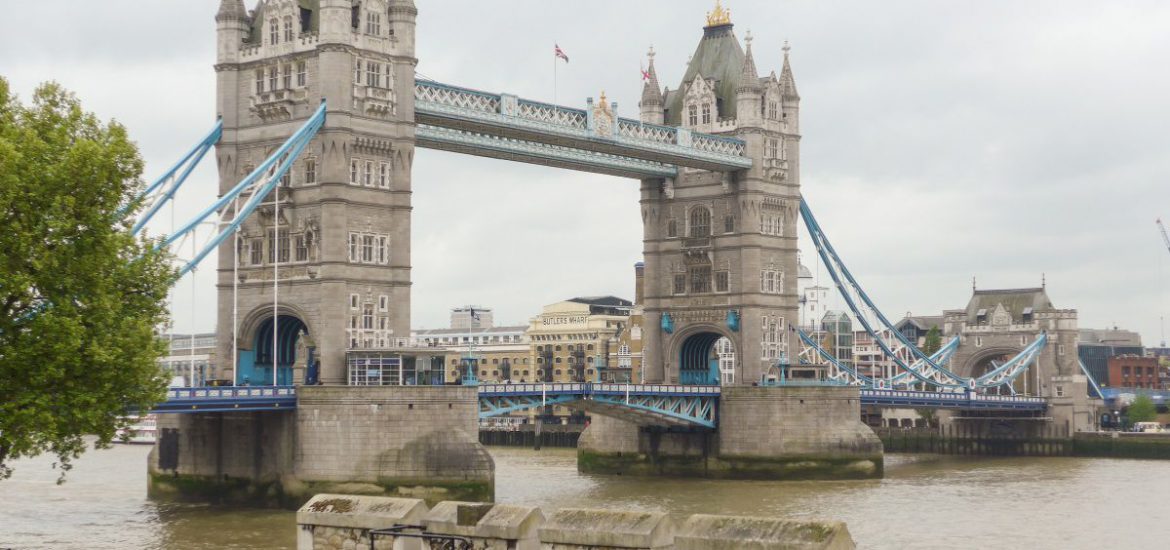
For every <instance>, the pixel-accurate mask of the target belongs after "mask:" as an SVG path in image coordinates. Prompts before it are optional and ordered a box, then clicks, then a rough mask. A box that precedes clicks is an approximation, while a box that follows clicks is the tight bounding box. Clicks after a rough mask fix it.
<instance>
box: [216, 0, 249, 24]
mask: <svg viewBox="0 0 1170 550" xmlns="http://www.w3.org/2000/svg"><path fill="white" fill-rule="evenodd" d="M247 17H248V10H247V9H246V8H245V7H244V0H221V1H220V3H219V11H218V12H216V13H215V20H216V21H224V20H227V19H233V20H241V21H242V20H244V19H246V18H247Z"/></svg>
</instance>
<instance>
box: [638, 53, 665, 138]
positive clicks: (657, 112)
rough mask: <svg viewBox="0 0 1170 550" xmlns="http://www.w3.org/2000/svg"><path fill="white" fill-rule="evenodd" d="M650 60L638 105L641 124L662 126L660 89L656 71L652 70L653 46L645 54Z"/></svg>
mask: <svg viewBox="0 0 1170 550" xmlns="http://www.w3.org/2000/svg"><path fill="white" fill-rule="evenodd" d="M646 57H647V58H649V59H650V67H649V68H648V69H646V77H645V78H644V80H645V82H644V83H643V84H642V101H641V102H640V103H639V104H638V106H639V107H641V109H642V122H648V123H650V124H662V119H663V117H662V108H663V101H662V89H661V88H660V87H659V85H658V71H656V70H655V69H654V46H650V51H649V52H646Z"/></svg>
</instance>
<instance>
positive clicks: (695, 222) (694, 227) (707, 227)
mask: <svg viewBox="0 0 1170 550" xmlns="http://www.w3.org/2000/svg"><path fill="white" fill-rule="evenodd" d="M689 234H690V236H691V237H707V236H709V235H711V211H710V210H708V209H707V207H706V206H696V207H694V208H692V209H691V224H690V233H689Z"/></svg>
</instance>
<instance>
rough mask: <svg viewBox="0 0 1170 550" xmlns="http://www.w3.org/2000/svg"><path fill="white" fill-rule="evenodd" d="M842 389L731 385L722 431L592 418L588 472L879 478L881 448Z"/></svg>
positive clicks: (722, 409)
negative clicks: (673, 428)
mask: <svg viewBox="0 0 1170 550" xmlns="http://www.w3.org/2000/svg"><path fill="white" fill-rule="evenodd" d="M860 407H861V405H860V395H859V392H858V390H857V389H856V388H844V387H785V388H775V387H769V388H764V387H725V388H723V395H722V396H721V398H720V403H719V428H718V430H716V431H711V430H700V429H693V430H679V429H675V430H666V429H662V428H655V427H639V426H638V425H636V424H633V423H631V422H626V421H624V420H618V419H614V418H606V417H600V416H594V417H593V422H592V423H591V424H590V425H589V428H587V429H586V430H585V432H584V433H582V434H581V438H580V440H579V441H578V444H577V466H578V469H579V470H581V471H582V472H589V473H611V474H631V475H684V476H699V477H713V478H737V479H857V478H873V477H881V475H882V468H883V460H882V444H881V441H880V440H879V439H878V437H877V436H876V435H875V434H874V433H873V431H872V430H870V429H869V427H868V426H866V425H864V424H863V423H862V422H861V421H860V420H859V418H860Z"/></svg>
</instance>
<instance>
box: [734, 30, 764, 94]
mask: <svg viewBox="0 0 1170 550" xmlns="http://www.w3.org/2000/svg"><path fill="white" fill-rule="evenodd" d="M743 42H744V44H746V45H747V52H746V53H744V56H743V67H741V68H740V75H739V87H738V88H737V89H736V90H737V91H742V90H758V89H759V88H760V73H759V72H757V71H756V60H755V58H754V57H753V56H752V31H750V30H749V31H748V32H747V36H744V38H743Z"/></svg>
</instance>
